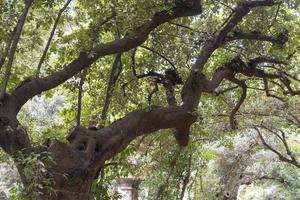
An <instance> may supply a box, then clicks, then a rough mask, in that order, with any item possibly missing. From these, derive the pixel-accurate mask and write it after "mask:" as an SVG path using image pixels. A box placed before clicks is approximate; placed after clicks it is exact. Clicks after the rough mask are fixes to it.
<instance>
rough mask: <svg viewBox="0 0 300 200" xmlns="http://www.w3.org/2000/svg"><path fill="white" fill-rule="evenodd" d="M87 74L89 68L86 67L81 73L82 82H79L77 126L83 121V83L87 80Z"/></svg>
mask: <svg viewBox="0 0 300 200" xmlns="http://www.w3.org/2000/svg"><path fill="white" fill-rule="evenodd" d="M86 74H87V70H86V69H85V70H83V72H82V73H81V75H80V82H79V89H78V103H77V118H76V121H77V126H80V121H81V110H82V106H81V104H82V94H83V84H84V81H85V77H86Z"/></svg>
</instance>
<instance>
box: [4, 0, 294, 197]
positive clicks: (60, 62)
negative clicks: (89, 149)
mask: <svg viewBox="0 0 300 200" xmlns="http://www.w3.org/2000/svg"><path fill="white" fill-rule="evenodd" d="M241 2H246V3H239V1H236V0H224V1H209V0H202V1H196V0H195V1H193V0H175V1H173V0H159V1H149V0H139V1H133V0H112V1H108V0H55V1H54V0H34V1H32V0H24V1H16V0H11V1H5V0H0V67H1V68H0V69H1V74H0V79H1V83H2V85H1V91H0V92H1V93H0V97H1V98H2V100H3V99H4V100H5V93H7V94H11V96H13V97H14V94H20V97H18V96H17V97H16V98H17V100H18V98H20V102H22V101H23V97H24V96H25V97H24V98H27V97H26V95H27V94H29V95H31V91H33V92H32V94H34V95H32V96H31V97H32V98H31V97H30V98H28V99H30V100H29V101H28V102H27V103H26V104H25V105H24V106H23V105H21V106H20V107H22V109H21V111H20V112H17V114H18V116H17V118H18V124H21V126H22V129H23V130H25V132H26V134H27V133H28V135H29V138H30V141H31V146H33V147H37V146H38V145H40V144H42V143H43V142H44V141H45V140H46V141H48V140H49V138H50V139H51V140H52V139H54V138H55V139H57V140H59V141H63V142H64V143H66V144H67V143H68V142H70V143H71V144H72V141H70V140H69V141H67V140H66V139H67V135H68V132H69V130H70V129H71V128H73V127H74V126H77V125H81V126H82V127H91V126H93V127H97V128H98V130H100V133H101V130H102V128H103V127H111V126H114V124H115V123H114V122H116V121H117V123H122V120H123V119H125V120H126V119H127V118H126V117H125V116H127V115H128V113H130V112H132V111H135V110H137V109H142V110H146V111H147V112H148V111H149V112H151V111H152V109H154V110H155V109H156V108H157V105H159V106H164V107H168V108H169V107H170V108H173V107H175V106H178V107H179V106H180V105H183V107H184V106H186V107H185V108H187V110H188V113H189V114H191V115H193V116H195V115H197V117H198V118H197V120H196V121H193V125H192V126H191V129H190V133H189V144H188V146H187V147H180V146H178V145H177V144H176V139H175V137H174V134H172V133H173V132H174V130H172V129H165V128H175V129H177V128H178V127H175V126H172V125H170V126H169V125H166V127H162V128H156V127H154V128H152V129H153V130H154V131H156V132H155V134H151V135H149V134H147V135H146V134H144V133H143V134H140V137H137V138H136V139H135V140H133V141H132V142H131V143H130V144H129V145H127V144H121V143H120V144H119V146H124V148H125V147H126V146H127V147H126V149H124V150H123V149H121V150H123V151H121V152H120V153H119V150H116V152H114V154H112V156H109V157H108V158H109V159H107V160H104V161H105V163H104V161H102V160H101V162H103V164H101V166H100V164H99V166H97V167H98V168H99V170H100V173H99V174H98V175H99V176H98V177H97V178H96V179H95V180H94V181H93V184H92V191H91V193H90V194H89V196H90V198H91V199H95V200H96V199H111V198H113V196H115V197H116V196H118V195H117V194H114V193H113V191H112V189H111V183H112V182H113V181H114V180H115V179H116V178H117V177H127V176H130V177H138V178H141V179H143V181H142V187H141V196H142V198H144V199H207V200H211V199H223V198H224V199H225V198H227V199H234V198H236V197H237V196H239V199H272V198H273V199H293V198H294V197H297V196H298V197H299V196H300V190H299V188H300V178H299V177H300V145H299V143H300V136H299V134H300V129H299V128H300V98H299V95H300V76H299V74H300V65H299V63H300V54H299V51H300V44H299V41H300V31H299V30H300V7H299V4H300V1H299V0H293V1H291V0H283V1H280V2H279V1H270V0H265V1H241ZM249 2H250V3H249ZM251 2H252V3H253V2H254V3H255V2H258V3H257V5H256V6H253V5H252V4H251ZM247 3H249V5H250V6H249V11H248V13H246V14H244V13H243V12H244V10H242V9H241V8H243V9H244V7H246V8H247V9H248V7H247V6H248V4H247ZM254 3H253V4H254ZM260 3H262V4H263V3H265V4H266V5H267V6H265V5H260ZM196 4H200V5H201V12H199V13H198V14H193V16H189V15H186V16H187V17H173V18H172V20H171V19H170V20H165V23H162V24H161V25H159V26H157V27H155V26H154V25H153V30H152V29H150V31H149V34H147V37H146V38H144V37H141V38H142V40H144V41H141V39H139V37H140V35H142V34H144V32H147V31H144V32H142V33H139V32H138V31H139V30H142V29H143V28H145V27H146V28H147V26H144V25H143V24H147V23H151V22H152V21H151V19H152V18H153V16H158V17H160V16H159V14H157V13H163V12H165V11H166V13H168V15H170V16H172V15H173V14H174V13H175V14H176V12H177V10H176V9H177V7H178V8H182V9H183V10H184V9H186V10H189V9H190V8H193V6H195V5H196ZM269 4H270V5H269ZM243 6H244V7H243ZM251 6H252V7H251ZM26 7H28V9H29V11H28V13H27V14H26V16H25V21H24V26H23V28H22V29H21V33H20V38H17V36H16V35H17V34H18V27H19V26H18V25H19V24H20V22H21V21H22V15H24V13H25V12H24V11H25V10H26ZM173 8H175V9H173ZM239 9H240V10H242V11H240V10H239ZM239 15H241V16H239ZM242 15H243V16H242ZM183 16H185V15H183ZM239 17H240V19H239ZM235 19H237V20H235ZM153 21H154V23H156V21H155V20H153ZM157 21H159V20H158V19H157ZM149 27H151V25H149ZM146 28H145V29H146ZM136 32H137V34H136V35H132V33H136ZM224 34H225V35H224ZM49 37H50V38H49ZM130 37H132V38H130ZM124 38H125V39H124ZM128 38H129V39H128ZM136 38H138V39H136ZM122 39H124V41H125V40H126V39H128V40H129V42H128V45H125V47H123V46H122V43H121V42H122ZM14 41H17V47H16V49H15V52H14V51H13V46H14ZM111 41H117V42H115V43H113V42H112V43H109V42H111ZM119 41H121V42H120V49H118V46H117V47H116V48H115V49H112V50H110V49H109V48H110V46H109V45H111V46H113V45H114V44H116V45H119V43H118V42H119ZM126 42H127V40H126V41H125V42H124V44H127V43H126ZM107 44H108V45H107ZM105 45H107V46H105ZM127 47H128V48H127ZM103 49H104V50H103ZM106 50H107V51H108V53H106V52H105V51H106ZM102 51H103V52H104V53H103V55H102ZM206 56H207V57H206ZM81 58H83V59H82V60H81ZM11 59H12V63H11V66H10V60H11ZM199 60H200V61H199ZM85 62H86V63H88V64H86V63H85ZM201 62H204V63H203V66H202V68H203V70H202V68H199V69H198V68H197V63H198V64H199V63H201ZM72 63H75V64H74V66H73V69H75V68H76V70H74V71H72V66H71V64H72ZM77 63H79V64H78V65H77ZM195 63H196V64H195ZM69 66H71V67H69ZM78 66H79V67H78ZM10 67H11V69H10ZM227 69H229V70H230V74H229V75H224V77H222V76H223V74H221V73H222V72H223V71H224V73H227V71H226V70H227ZM197 70H198V71H199V70H201V74H202V75H203V76H205V81H204V82H202V83H200V86H199V85H197V84H198V82H197V83H195V84H194V83H192V86H191V85H189V80H193V73H194V72H195V74H196V72H198V71H197ZM222 70H223V71H222ZM251 70H252V71H251ZM62 71H64V72H65V74H55V72H62ZM8 72H9V73H8ZM168 72H171V73H170V74H171V75H174V74H172V73H176V76H175V78H176V80H173V79H172V78H174V77H171V79H168V75H170V74H168ZM219 73H220V74H219ZM53 74H54V76H55V75H57V77H54V76H53V77H52V75H53ZM68 74H72V75H70V77H68ZM73 75H74V76H73ZM171 75H170V76H171ZM195 76H196V75H195ZM28 77H30V78H28ZM43 77H46V78H47V77H50V78H49V80H50V81H48V80H46V78H43ZM220 77H221V80H220V81H219V80H218V79H219V78H220ZM198 78H199V77H198ZM200 78H201V77H200ZM35 79H36V80H38V81H39V80H41V82H37V84H36V85H37V86H36V85H34V84H32V86H30V87H29V89H27V90H26V88H25V87H26V83H27V82H29V83H30V84H31V83H33V82H34V80H35ZM60 79H61V80H60ZM6 80H7V81H8V85H7V87H6V86H5V81H6ZM24 80H25V81H24ZM52 80H53V82H55V81H56V80H58V81H57V82H55V83H53V86H52V85H51V86H49V87H48V86H46V84H48V83H49V82H51V81H52ZM26 81H27V82H26ZM43 81H44V82H43ZM47 81H48V82H47ZM201 81H202V79H201ZM209 81H210V82H209ZM214 81H215V82H214ZM60 82H61V83H60ZM199 82H200V81H199ZM193 84H194V85H193ZM201 84H204V85H202V86H201ZM214 84H215V85H214ZM24 85H25V86H24ZM39 85H40V86H41V89H36V88H38V87H39ZM211 85H212V86H211ZM3 86H4V87H3ZM23 86H24V87H23ZM44 86H45V87H44ZM43 87H44V88H43ZM188 87H190V88H192V89H193V91H192V95H193V94H196V93H197V92H198V90H197V91H196V92H195V90H196V89H197V87H199V88H200V87H201V92H199V93H200V95H199V96H201V98H200V97H199V98H200V101H199V102H197V100H195V102H196V103H194V102H192V103H191V104H196V106H193V107H192V108H190V104H189V103H190V102H189V100H186V99H187V98H189V97H190V99H193V98H194V97H193V96H192V95H191V94H190V93H189V92H190V91H189V90H187V92H185V88H188ZM16 88H20V89H19V90H18V89H16ZM23 88H25V90H24V91H25V92H24V91H22V89H23ZM194 88H196V89H195V90H194ZM210 88H211V89H210ZM18 91H21V92H19V93H18ZM22 92H24V94H25V95H23V94H22ZM26 92H27V93H26ZM28 99H26V101H27V100H28ZM196 99H197V98H196ZM2 100H1V101H2ZM4 100H3V101H4ZM174 100H175V103H174ZM26 101H25V102H26ZM25 102H24V103H25ZM2 105H9V104H5V103H3V104H2V103H1V106H2ZM151 106H153V107H151ZM1 109H3V110H4V111H2V110H0V117H2V116H4V114H6V109H5V108H2V107H1ZM170 112H172V111H170ZM170 115H171V114H170ZM129 116H130V115H129ZM9 117H10V116H9ZM9 117H8V118H9ZM146 119H148V118H146ZM151 119H152V118H151ZM1 120H2V118H1V119H0V128H1V131H2V129H3V130H4V129H5V130H7V127H6V126H7V124H1V123H2V121H1ZM187 121H188V120H187ZM134 123H135V122H132V124H134ZM149 123H151V121H149ZM153 123H154V125H153V126H155V122H153ZM191 124H192V123H190V124H189V125H191ZM2 126H3V127H4V126H5V128H2ZM9 126H11V127H12V129H14V128H13V125H11V124H10V125H9ZM19 126H20V125H19ZM128 126H129V125H128ZM149 126H151V124H150V125H149ZM125 128H127V127H125ZM141 129H143V128H141ZM152 129H151V128H150V130H151V131H145V133H148V132H153V131H152ZM133 130H134V129H133ZM145 130H146V128H145ZM137 132H138V131H137ZM0 134H1V138H2V137H4V136H3V135H4V134H7V132H5V133H2V132H0ZM111 134H113V133H111ZM175 135H176V134H175ZM124 137H125V136H124ZM130 137H131V136H128V138H130ZM1 138H0V140H1ZM132 139H134V138H132ZM177 140H178V136H177ZM129 142H130V141H129ZM179 143H180V141H179ZM0 144H1V147H3V149H4V151H5V152H6V153H8V154H9V155H10V156H11V157H12V158H13V160H14V162H15V164H16V165H17V166H18V167H19V168H23V170H21V171H24V170H25V172H26V174H25V175H24V174H23V176H25V178H24V177H22V173H21V178H22V179H23V184H24V185H25V186H24V185H23V186H22V185H17V186H15V187H14V189H12V193H13V196H12V197H13V198H15V199H21V198H25V199H26V198H29V199H30V198H31V199H32V198H33V197H32V195H35V197H36V196H38V197H40V196H43V195H44V194H46V193H47V192H52V190H53V191H54V193H55V189H57V188H55V187H54V189H53V188H51V185H52V184H53V183H52V182H53V180H51V178H49V177H51V175H49V174H51V173H50V172H49V173H48V170H49V169H48V168H47V167H45V166H44V165H47V164H49V163H55V161H53V160H52V159H51V158H48V156H49V157H51V153H49V154H48V153H46V156H45V155H44V154H42V155H41V154H34V152H36V151H33V152H30V154H28V153H25V155H23V153H20V152H19V150H20V149H18V148H16V149H17V150H18V153H16V152H15V149H14V148H13V150H11V148H10V147H9V148H7V146H6V145H7V143H5V144H2V143H1V142H0ZM44 144H45V143H44ZM76 144H77V143H76ZM10 145H11V144H10ZM47 145H48V144H47ZM47 145H46V146H47ZM25 146H26V145H25ZM48 146H49V149H50V145H48ZM85 146H86V145H85ZM72 148H73V146H72ZM113 148H114V147H112V149H113ZM120 148H121V147H120ZM25 149H28V148H27V147H26V148H25ZM74 149H76V150H80V148H79V147H78V146H76V147H75V146H74ZM95 149H97V148H95ZM49 151H50V150H49ZM39 153H40V152H39ZM43 153H44V152H43ZM117 153H118V154H117ZM2 154H3V160H5V159H7V156H5V155H4V153H2ZM54 157H55V156H54ZM55 158H56V157H55ZM45 160H47V161H45ZM49 160H50V161H49ZM54 160H55V159H54ZM101 162H100V161H99V163H101ZM50 165H51V164H50ZM21 166H22V167H21ZM24 166H25V167H24ZM18 170H19V172H20V169H18ZM30 170H31V172H30ZM49 171H51V170H49ZM32 172H38V174H36V173H34V174H33V173H32ZM45 177H46V178H45ZM243 178H249V179H250V182H251V184H250V183H242V180H243ZM24 180H27V183H26V182H25V183H24ZM54 182H55V181H54ZM30 183H31V184H30ZM270 185H271V186H270ZM28 191H31V192H28ZM258 191H259V192H258ZM272 195H273V196H272Z"/></svg>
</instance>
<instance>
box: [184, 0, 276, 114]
mask: <svg viewBox="0 0 300 200" xmlns="http://www.w3.org/2000/svg"><path fill="white" fill-rule="evenodd" d="M276 4H278V3H277V2H275V1H273V0H264V1H249V2H248V1H247V2H245V1H241V2H239V3H238V4H237V7H236V9H235V11H234V12H233V14H232V15H231V16H230V17H229V20H226V22H227V23H226V24H225V25H224V26H223V28H222V29H221V30H220V31H219V33H218V34H217V35H216V36H215V37H214V38H212V39H211V40H208V41H206V43H205V44H204V46H203V48H202V50H201V52H200V54H199V56H198V57H197V59H196V62H195V63H194V65H193V66H192V71H191V73H190V75H189V77H188V79H187V81H186V83H185V85H184V87H183V89H182V93H181V95H182V101H183V102H184V106H185V107H186V108H187V109H189V110H194V108H195V107H196V106H197V105H198V103H199V100H200V96H201V92H202V90H203V86H202V83H203V79H204V78H203V75H202V74H201V72H202V70H203V67H204V65H205V63H206V62H207V61H208V59H209V58H210V56H211V55H212V53H213V52H214V51H215V50H216V49H217V48H218V47H219V46H221V45H223V44H224V43H225V42H226V37H227V36H228V33H229V32H230V31H232V29H233V28H234V27H235V26H236V25H237V24H238V23H239V22H241V21H242V19H243V17H245V16H246V15H247V14H248V13H249V12H250V10H251V9H252V8H255V7H262V6H274V5H276ZM224 73H225V72H224ZM227 73H228V72H227ZM200 80H202V81H200ZM191 97H192V98H191Z"/></svg>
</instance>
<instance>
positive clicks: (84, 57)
mask: <svg viewBox="0 0 300 200" xmlns="http://www.w3.org/2000/svg"><path fill="white" fill-rule="evenodd" d="M201 12H202V9H201V6H200V2H198V1H197V0H195V2H194V6H193V7H187V6H184V5H180V6H175V7H174V8H173V9H172V11H171V12H170V10H164V11H161V12H158V13H156V14H154V16H153V17H152V19H150V20H149V21H148V22H146V23H145V24H143V25H142V26H140V27H139V28H138V29H137V30H136V31H134V32H131V33H130V34H128V35H126V36H124V37H123V38H121V39H117V40H114V41H112V42H108V43H105V44H102V45H100V46H98V47H95V48H94V49H92V50H91V52H92V54H90V53H89V52H81V53H80V55H79V56H78V57H77V58H76V59H75V60H73V61H72V62H71V63H70V64H68V65H67V66H65V67H64V69H63V70H61V71H58V72H55V73H53V74H51V75H49V76H47V77H45V78H36V79H33V80H32V81H30V82H28V83H27V84H25V85H23V86H22V87H20V88H19V89H16V90H15V91H14V92H13V93H12V96H13V97H14V98H18V103H17V105H16V110H17V111H18V110H19V109H20V108H21V107H22V105H24V104H25V103H26V102H27V101H28V100H29V99H30V98H31V97H33V96H35V95H37V94H39V93H41V92H43V91H46V90H49V89H52V88H54V87H56V86H58V85H59V84H61V83H63V82H65V81H66V80H67V79H69V78H70V77H72V76H74V75H75V74H77V73H79V72H80V71H81V70H82V69H84V68H87V67H89V66H90V65H91V64H93V63H94V62H95V61H97V60H98V59H99V58H101V57H103V56H106V55H110V54H117V53H121V52H124V51H128V50H130V49H133V48H135V47H137V46H139V45H141V44H142V43H143V42H144V41H145V40H146V39H147V37H148V35H149V34H150V32H151V31H152V30H153V29H155V28H156V27H158V26H159V25H161V24H163V23H165V22H168V21H170V20H172V19H176V18H179V17H186V16H194V15H198V14H200V13H201Z"/></svg>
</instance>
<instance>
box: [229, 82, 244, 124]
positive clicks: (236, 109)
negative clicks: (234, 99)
mask: <svg viewBox="0 0 300 200" xmlns="http://www.w3.org/2000/svg"><path fill="white" fill-rule="evenodd" d="M227 79H228V80H229V81H231V82H233V83H235V84H237V85H239V86H240V87H241V88H242V94H241V97H240V100H239V101H238V103H237V104H236V105H235V107H234V108H233V110H232V111H231V113H230V126H231V128H232V129H233V130H235V129H237V128H238V126H237V120H236V118H235V114H236V113H237V111H238V110H239V109H240V107H241V105H242V104H243V103H244V101H245V99H246V96H247V85H246V83H245V81H242V80H239V79H237V78H235V77H234V76H233V77H230V78H227Z"/></svg>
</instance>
